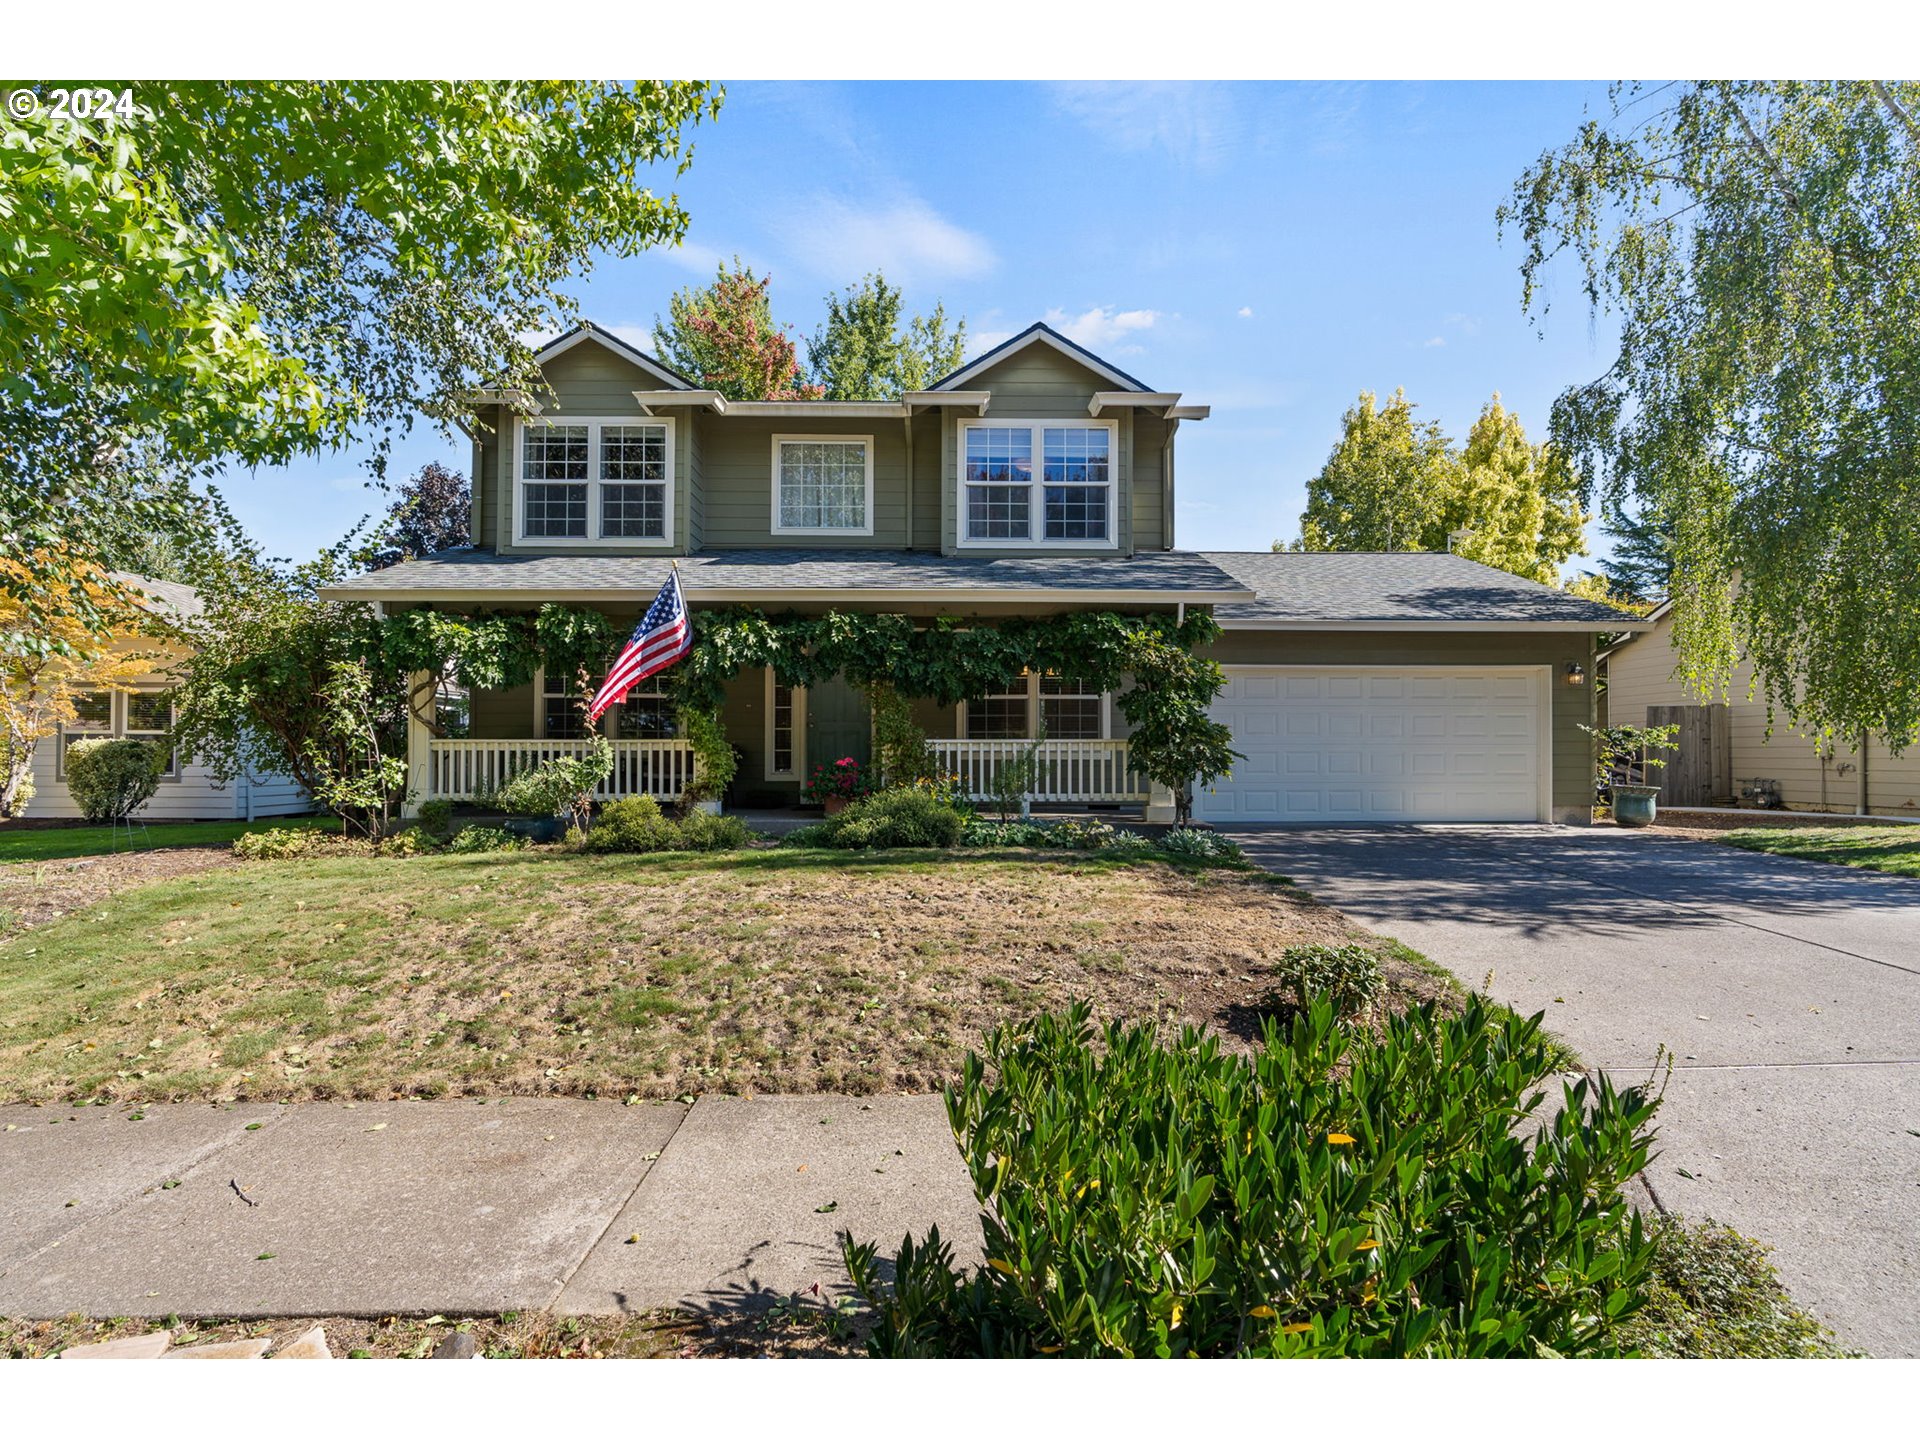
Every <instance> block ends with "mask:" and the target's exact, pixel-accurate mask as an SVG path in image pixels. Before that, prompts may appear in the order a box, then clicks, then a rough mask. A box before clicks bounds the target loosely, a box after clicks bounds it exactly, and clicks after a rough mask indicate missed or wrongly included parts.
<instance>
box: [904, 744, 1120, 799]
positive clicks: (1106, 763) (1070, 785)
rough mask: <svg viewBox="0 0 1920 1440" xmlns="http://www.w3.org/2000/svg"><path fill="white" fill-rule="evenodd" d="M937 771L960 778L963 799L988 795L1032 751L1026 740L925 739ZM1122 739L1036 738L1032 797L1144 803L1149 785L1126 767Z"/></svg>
mask: <svg viewBox="0 0 1920 1440" xmlns="http://www.w3.org/2000/svg"><path fill="white" fill-rule="evenodd" d="M927 744H928V746H929V747H931V749H932V750H933V753H934V755H935V757H937V758H938V760H939V762H940V768H941V769H942V770H944V771H946V772H947V773H948V774H950V775H958V776H959V777H960V788H961V790H962V792H963V793H965V794H966V796H967V797H968V798H969V799H972V800H986V799H990V798H991V797H992V795H993V778H994V776H995V775H996V774H997V773H998V772H999V769H1000V767H1001V766H1002V765H1008V764H1012V763H1013V762H1015V761H1017V760H1019V759H1020V757H1021V756H1022V755H1024V754H1026V752H1027V751H1028V750H1029V749H1031V748H1032V745H1033V742H1032V741H1031V740H929V741H928V742H927ZM1128 749H1129V747H1128V745H1127V742H1126V741H1125V740H1042V741H1041V742H1040V754H1039V755H1038V757H1037V759H1038V762H1039V764H1038V767H1037V768H1038V771H1039V773H1038V775H1037V776H1036V777H1035V780H1034V788H1033V789H1032V790H1031V791H1030V792H1029V795H1030V797H1031V798H1032V799H1034V800H1038V801H1041V802H1043V803H1048V804H1052V803H1058V802H1060V801H1073V800H1080V801H1096V802H1100V803H1106V804H1113V803H1120V804H1131V803H1141V804H1144V803H1145V802H1146V800H1147V798H1148V791H1149V788H1150V787H1149V784H1148V781H1147V778H1146V777H1145V776H1144V775H1140V774H1138V773H1136V772H1135V771H1134V769H1133V767H1132V764H1131V761H1130V758H1129V753H1128Z"/></svg>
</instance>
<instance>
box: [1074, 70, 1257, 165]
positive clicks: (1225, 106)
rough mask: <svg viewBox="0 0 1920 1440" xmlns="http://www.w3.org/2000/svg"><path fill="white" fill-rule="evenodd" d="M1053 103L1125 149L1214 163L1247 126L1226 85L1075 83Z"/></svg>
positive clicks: (1181, 82) (1221, 157) (1222, 157)
mask: <svg viewBox="0 0 1920 1440" xmlns="http://www.w3.org/2000/svg"><path fill="white" fill-rule="evenodd" d="M1053 98H1054V104H1055V105H1056V106H1058V108H1060V109H1061V110H1063V111H1065V112H1066V113H1067V114H1069V115H1071V116H1073V117H1074V119H1076V120H1078V121H1080V123H1081V124H1083V125H1085V126H1086V127H1087V128H1088V129H1089V130H1092V131H1093V132H1094V133H1095V134H1096V135H1099V136H1101V137H1102V138H1104V139H1105V140H1106V141H1107V142H1108V143H1109V144H1112V145H1114V146H1116V147H1118V148H1119V149H1121V150H1130V151H1140V150H1155V149H1158V150H1165V151H1166V152H1167V153H1168V154H1170V155H1172V156H1173V157H1174V158H1175V159H1177V160H1181V161H1184V162H1186V163H1189V164H1193V165H1199V166H1202V167H1207V168H1211V167H1212V166H1214V165H1217V164H1218V163H1219V162H1220V161H1221V160H1222V159H1224V158H1225V156H1226V154H1227V151H1228V150H1229V149H1230V148H1231V147H1232V146H1233V145H1234V143H1235V142H1236V141H1237V140H1238V139H1239V138H1240V136H1241V134H1242V133H1243V131H1244V130H1245V128H1246V125H1245V121H1244V119H1243V117H1242V116H1241V115H1240V114H1239V112H1238V107H1237V106H1236V105H1235V104H1234V101H1233V92H1232V91H1231V90H1229V89H1228V88H1226V87H1224V86H1221V85H1209V84H1202V83H1198V82H1193V81H1165V82H1159V83H1152V84H1139V83H1133V82H1126V83H1114V84H1107V83H1096V82H1074V83H1071V84H1063V85H1056V86H1054V87H1053Z"/></svg>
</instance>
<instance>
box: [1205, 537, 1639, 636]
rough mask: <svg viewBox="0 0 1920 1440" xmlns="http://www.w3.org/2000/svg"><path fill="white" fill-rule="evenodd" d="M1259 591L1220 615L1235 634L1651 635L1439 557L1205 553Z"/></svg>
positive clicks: (1588, 604)
mask: <svg viewBox="0 0 1920 1440" xmlns="http://www.w3.org/2000/svg"><path fill="white" fill-rule="evenodd" d="M1201 555H1202V558H1204V559H1206V560H1208V561H1211V562H1212V563H1213V564H1214V565H1216V566H1218V567H1219V568H1220V569H1221V570H1224V571H1225V572H1226V573H1227V574H1229V575H1231V576H1233V578H1234V579H1236V580H1238V581H1240V582H1241V583H1242V584H1243V585H1245V586H1246V587H1247V588H1248V589H1249V590H1252V591H1253V592H1254V595H1255V599H1254V600H1253V601H1252V602H1251V603H1250V604H1249V603H1240V604H1226V605H1222V606H1220V607H1219V608H1218V609H1217V610H1216V611H1215V612H1214V614H1215V616H1216V617H1217V618H1218V619H1219V621H1220V623H1221V625H1222V626H1223V627H1225V628H1226V629H1229V630H1313V629H1322V628H1329V627H1334V626H1340V627H1344V628H1349V629H1352V628H1360V629H1416V630H1506V629H1536V630H1598V631H1620V630H1645V629H1647V628H1648V623H1647V622H1646V621H1644V620H1641V619H1638V618H1636V617H1634V616H1631V615H1626V614H1623V613H1622V612H1620V611H1618V610H1615V609H1613V608H1612V607H1610V606H1606V605H1600V604H1597V603H1595V602H1594V601H1592V600H1582V599H1581V598H1579V597H1578V596H1576V595H1569V594H1567V593H1566V591H1564V590H1556V589H1554V588H1553V587H1552V586H1551V585H1542V584H1540V583H1539V582H1538V581H1535V580H1526V579H1522V578H1521V577H1520V576H1518V575H1510V574H1508V573H1507V572H1506V571H1505V570H1496V569H1494V568H1493V567H1492V566H1491V565H1482V564H1480V563H1479V562H1478V561H1476V560H1469V559H1467V558H1466V557H1464V556H1461V555H1448V554H1445V553H1442V552H1438V551H1431V550H1416V551H1394V552H1391V553H1381V552H1372V553H1363V552H1354V551H1299V550H1281V551H1267V550H1206V551H1202V552H1201Z"/></svg>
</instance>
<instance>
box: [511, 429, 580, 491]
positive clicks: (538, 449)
mask: <svg viewBox="0 0 1920 1440" xmlns="http://www.w3.org/2000/svg"><path fill="white" fill-rule="evenodd" d="M521 468H522V470H523V471H524V472H525V474H526V478H527V479H529V480H586V479H587V478H588V475H587V427H586V426H584V425H530V426H528V427H527V430H526V441H525V448H524V449H523V451H522V452H521Z"/></svg>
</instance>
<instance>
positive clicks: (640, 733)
mask: <svg viewBox="0 0 1920 1440" xmlns="http://www.w3.org/2000/svg"><path fill="white" fill-rule="evenodd" d="M613 716H614V718H613V733H614V735H615V736H616V737H617V738H619V739H621V740H671V739H672V738H673V737H674V734H675V729H674V715H673V701H672V700H671V699H669V698H668V696H667V681H666V676H664V675H649V676H648V677H647V678H646V679H644V680H642V681H641V682H640V683H639V684H638V685H635V686H634V687H633V688H632V689H631V690H629V691H628V692H627V694H626V698H625V699H623V700H622V701H621V702H620V703H619V704H618V705H616V706H614V707H613Z"/></svg>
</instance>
